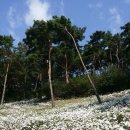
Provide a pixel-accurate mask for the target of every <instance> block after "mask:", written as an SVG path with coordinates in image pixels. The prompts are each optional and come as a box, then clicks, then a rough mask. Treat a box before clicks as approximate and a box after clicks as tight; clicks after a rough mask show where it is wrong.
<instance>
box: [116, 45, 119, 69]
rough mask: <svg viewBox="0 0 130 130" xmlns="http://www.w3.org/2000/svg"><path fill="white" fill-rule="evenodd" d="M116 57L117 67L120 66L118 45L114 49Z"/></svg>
mask: <svg viewBox="0 0 130 130" xmlns="http://www.w3.org/2000/svg"><path fill="white" fill-rule="evenodd" d="M116 59H117V62H118V63H117V64H118V68H119V67H120V59H119V50H118V47H117V49H116Z"/></svg>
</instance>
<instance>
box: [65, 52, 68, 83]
mask: <svg viewBox="0 0 130 130" xmlns="http://www.w3.org/2000/svg"><path fill="white" fill-rule="evenodd" d="M65 80H66V83H67V84H68V83H69V75H68V59H67V55H66V54H65Z"/></svg>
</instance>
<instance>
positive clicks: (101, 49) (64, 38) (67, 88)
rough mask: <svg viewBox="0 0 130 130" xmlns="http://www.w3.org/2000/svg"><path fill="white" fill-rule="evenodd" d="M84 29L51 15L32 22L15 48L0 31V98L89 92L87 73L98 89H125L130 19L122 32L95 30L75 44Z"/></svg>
mask: <svg viewBox="0 0 130 130" xmlns="http://www.w3.org/2000/svg"><path fill="white" fill-rule="evenodd" d="M85 30H86V28H85V27H83V28H81V27H77V26H75V25H72V23H71V21H70V19H67V18H66V17H64V16H61V17H57V16H54V17H53V19H52V20H49V21H47V22H45V21H43V20H41V21H34V24H33V26H32V27H30V28H28V29H27V30H26V37H25V38H24V39H23V41H22V42H19V43H18V46H17V47H14V46H13V41H14V40H13V38H12V36H2V35H0V97H1V103H3V102H4V100H5V101H13V100H22V99H28V98H36V97H37V98H39V97H42V95H46V97H47V98H50V97H52V98H53V97H54V96H55V98H59V97H60V98H61V97H62V98H68V97H71V96H70V95H72V96H87V95H90V94H94V93H93V89H92V88H91V87H89V86H91V85H90V83H89V81H87V79H85V80H84V77H85V76H86V74H89V75H90V78H92V80H93V81H94V83H95V84H96V86H97V87H98V86H100V87H99V88H100V89H99V90H98V91H99V93H107V92H111V91H118V90H122V89H126V88H128V87H126V86H127V84H129V83H130V80H129V79H128V78H127V77H128V76H130V73H129V69H130V23H127V24H125V25H124V26H122V27H121V30H122V31H121V33H117V34H114V35H113V34H112V33H111V32H110V31H108V32H104V31H96V32H94V33H93V34H92V35H91V36H90V40H89V41H88V42H87V43H86V44H85V45H84V46H80V45H79V41H82V40H83V39H84V38H85V36H84V32H85ZM67 31H68V32H69V33H70V34H71V35H72V36H73V38H74V41H73V38H72V37H71V35H69V33H67ZM74 42H75V43H76V46H77V49H78V50H79V53H80V54H81V57H82V59H83V63H84V65H85V67H86V69H87V72H86V71H85V70H84V67H83V66H82V64H81V61H80V57H79V56H78V53H77V52H76V48H75V45H74ZM110 76H111V77H112V79H111V78H110ZM116 76H117V77H116ZM119 76H120V77H119ZM48 77H49V80H48ZM104 77H105V78H104ZM110 79H111V80H110ZM114 79H115V80H114ZM112 80H113V81H112ZM120 80H122V81H120ZM116 82H117V83H116ZM118 82H121V83H120V84H121V85H122V87H119V86H117V87H119V88H120V89H118V88H114V87H115V86H116V85H118ZM50 85H51V86H50ZM49 86H50V90H51V91H52V92H51V95H50V90H49V89H48V88H49ZM79 86H80V87H79ZM104 86H106V88H104ZM102 87H103V88H102ZM53 91H54V95H53ZM53 105H54V104H53Z"/></svg>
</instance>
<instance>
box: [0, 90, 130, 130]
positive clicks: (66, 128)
mask: <svg viewBox="0 0 130 130" xmlns="http://www.w3.org/2000/svg"><path fill="white" fill-rule="evenodd" d="M101 98H102V100H103V104H102V105H99V104H98V103H97V100H96V98H95V96H92V97H87V98H78V99H70V100H57V101H56V108H54V109H51V104H50V102H47V103H39V104H27V103H26V102H24V101H23V102H21V103H20V102H15V103H8V104H5V105H4V106H1V109H0V130H4V129H5V130H47V129H49V130H53V129H55V130H56V129H57V130H60V129H61V130H101V129H102V130H111V129H112V130H119V129H120V130H125V129H126V130H130V90H126V91H122V92H120V93H113V94H109V95H104V96H101Z"/></svg>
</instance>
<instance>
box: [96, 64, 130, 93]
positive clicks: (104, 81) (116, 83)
mask: <svg viewBox="0 0 130 130" xmlns="http://www.w3.org/2000/svg"><path fill="white" fill-rule="evenodd" d="M129 75H130V72H129V70H123V69H120V68H117V66H113V65H112V66H109V67H108V68H107V69H105V70H103V72H101V74H100V75H99V76H97V79H96V84H97V88H98V91H99V93H100V94H105V93H111V92H116V91H121V90H124V89H128V88H129V84H130V80H129Z"/></svg>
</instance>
